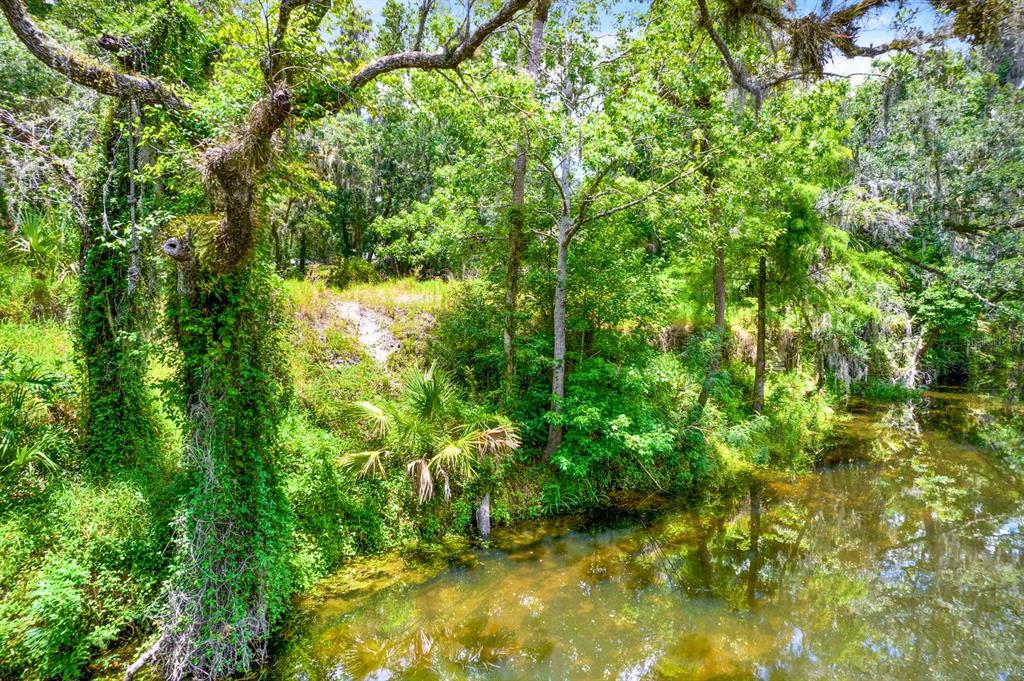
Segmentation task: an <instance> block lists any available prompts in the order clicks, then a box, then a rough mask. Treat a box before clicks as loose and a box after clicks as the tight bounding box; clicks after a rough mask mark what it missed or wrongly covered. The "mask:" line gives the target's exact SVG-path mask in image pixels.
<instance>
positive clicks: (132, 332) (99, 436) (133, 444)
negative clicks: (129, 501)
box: [75, 102, 159, 474]
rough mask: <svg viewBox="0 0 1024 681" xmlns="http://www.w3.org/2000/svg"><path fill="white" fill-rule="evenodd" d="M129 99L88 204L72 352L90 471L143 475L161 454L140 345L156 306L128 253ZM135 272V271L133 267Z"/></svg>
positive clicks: (111, 126)
mask: <svg viewBox="0 0 1024 681" xmlns="http://www.w3.org/2000/svg"><path fill="white" fill-rule="evenodd" d="M134 119H135V116H134V114H133V112H132V107H131V106H130V104H129V103H128V102H118V103H117V104H116V105H115V106H114V111H113V114H112V116H111V119H110V120H109V121H108V123H107V124H106V125H105V126H104V131H103V135H104V136H105V138H106V140H105V146H104V160H105V163H104V168H103V170H102V171H101V173H102V176H103V179H102V180H100V181H99V182H97V183H96V187H95V189H94V190H93V192H92V196H91V197H90V198H89V200H88V203H89V205H88V207H87V208H86V217H85V223H84V224H83V225H82V229H81V234H82V237H83V238H82V242H81V244H80V251H79V258H80V262H79V265H80V267H81V274H80V276H79V287H78V290H79V302H78V314H77V315H76V316H75V348H76V351H77V353H78V356H79V357H80V359H81V366H82V369H83V374H84V379H85V380H84V383H83V395H82V397H83V400H82V401H83V406H84V409H83V414H82V426H83V428H82V430H83V440H82V448H83V451H84V452H85V460H86V462H87V468H88V470H89V471H90V472H93V473H101V474H107V473H111V472H115V471H118V470H120V471H138V470H145V469H146V467H147V463H148V462H149V461H150V460H151V459H152V457H153V456H154V453H155V452H157V451H158V449H159V448H158V446H157V443H156V438H157V428H156V423H155V414H154V412H153V405H152V403H151V400H150V396H149V391H148V388H147V386H146V377H147V366H148V360H147V355H146V350H145V347H146V345H145V343H144V342H143V341H142V338H143V337H144V335H143V329H144V328H145V326H146V322H147V319H148V313H149V310H150V308H151V305H150V303H149V301H147V300H146V299H145V296H146V290H147V289H146V287H138V286H135V283H136V282H137V281H138V280H139V277H140V276H141V271H140V270H139V268H138V266H137V265H136V263H135V262H133V261H135V260H137V259H138V258H137V254H133V252H132V251H133V249H131V248H124V247H122V248H111V247H110V244H111V242H112V241H113V240H114V239H115V238H116V239H119V240H122V242H131V241H132V239H133V235H132V234H131V232H130V227H129V226H128V225H130V224H131V214H132V210H133V200H134V196H135V195H134V193H133V192H130V191H129V185H132V184H133V180H132V175H133V169H132V168H131V163H130V161H132V160H134V159H133V158H132V156H133V154H129V140H128V139H127V136H128V135H130V134H135V133H134V130H135V123H134ZM133 267H134V268H135V269H134V270H133Z"/></svg>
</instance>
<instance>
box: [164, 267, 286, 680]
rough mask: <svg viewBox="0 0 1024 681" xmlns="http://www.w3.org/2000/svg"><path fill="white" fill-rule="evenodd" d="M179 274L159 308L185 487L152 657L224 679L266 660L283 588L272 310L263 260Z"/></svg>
mask: <svg viewBox="0 0 1024 681" xmlns="http://www.w3.org/2000/svg"><path fill="white" fill-rule="evenodd" d="M214 266H216V263H215V264H214ZM179 276H181V277H182V278H183V279H184V280H185V282H184V285H183V286H181V287H179V288H180V289H181V290H182V291H183V293H181V294H178V295H176V296H175V298H174V299H173V300H172V303H171V305H170V306H169V310H168V312H169V315H170V318H171V321H172V325H173V326H174V328H175V329H176V330H177V339H178V344H179V347H180V349H181V365H180V367H179V375H180V380H181V383H182V386H183V394H182V398H183V407H184V410H185V413H186V415H187V417H188V422H187V427H188V429H189V431H190V432H189V437H188V440H187V442H186V449H185V463H186V465H187V466H188V469H189V476H190V478H191V483H190V484H189V485H188V489H189V494H188V496H187V497H186V500H185V506H184V510H183V511H182V513H181V515H180V516H179V519H178V528H177V529H178V541H177V547H176V552H175V565H174V576H173V578H172V580H171V585H170V588H169V589H168V598H167V612H166V615H165V621H164V623H163V625H164V626H163V638H162V639H161V642H160V645H159V648H158V661H159V664H160V666H161V669H162V670H163V673H164V675H165V676H166V677H167V678H170V679H190V678H223V677H227V676H231V675H234V674H236V673H239V672H245V671H247V670H251V669H253V668H254V667H255V666H258V665H260V664H262V663H263V662H265V661H266V656H267V641H268V636H269V633H270V629H271V627H272V626H273V624H274V622H275V621H276V619H277V618H278V616H279V615H280V614H281V613H282V611H283V609H284V606H285V599H286V596H287V594H288V593H289V590H290V585H289V576H288V575H289V572H288V566H287V555H288V541H289V536H290V532H289V511H288V507H287V503H286V500H285V498H284V495H283V492H282V491H281V488H280V482H279V479H278V470H279V469H280V465H279V462H278V460H277V448H276V433H277V426H278V422H279V420H280V416H281V412H282V410H283V406H284V401H283V395H284V381H283V376H282V375H281V372H280V371H279V367H280V365H281V358H280V352H279V349H278V344H277V325H278V320H279V315H278V313H277V301H276V300H275V297H274V294H273V293H272V291H273V287H272V283H271V271H270V268H269V266H266V267H265V266H260V265H257V264H251V265H247V266H245V267H241V268H238V269H236V270H234V271H227V272H224V271H217V270H216V269H213V268H212V267H206V266H204V265H203V264H201V263H198V262H194V261H192V262H186V263H185V264H184V265H183V266H181V274H180V275H179Z"/></svg>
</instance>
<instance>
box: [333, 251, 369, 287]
mask: <svg viewBox="0 0 1024 681" xmlns="http://www.w3.org/2000/svg"><path fill="white" fill-rule="evenodd" d="M324 269H325V270H326V280H327V284H328V285H329V286H333V287H334V288H337V289H346V288H348V287H349V286H351V285H352V284H372V283H375V282H379V281H380V274H378V273H377V270H376V269H374V267H373V265H371V264H370V263H368V262H366V261H365V260H363V259H362V258H343V259H342V260H341V261H340V262H338V263H335V264H334V265H331V266H330V267H327V268H324Z"/></svg>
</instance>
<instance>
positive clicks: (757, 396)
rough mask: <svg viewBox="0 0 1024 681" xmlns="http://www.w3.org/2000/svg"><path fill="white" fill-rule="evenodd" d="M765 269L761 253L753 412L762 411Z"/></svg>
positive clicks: (758, 275) (765, 264)
mask: <svg viewBox="0 0 1024 681" xmlns="http://www.w3.org/2000/svg"><path fill="white" fill-rule="evenodd" d="M766 269H767V263H766V262H765V257H764V256H763V255H762V256H761V258H760V259H759V260H758V261H757V354H756V355H755V357H754V399H753V405H752V406H753V410H754V413H755V414H760V413H761V412H763V411H764V375H765V352H764V325H765V312H766V310H765V308H766V305H767V300H766V295H765V284H766V279H767V272H766Z"/></svg>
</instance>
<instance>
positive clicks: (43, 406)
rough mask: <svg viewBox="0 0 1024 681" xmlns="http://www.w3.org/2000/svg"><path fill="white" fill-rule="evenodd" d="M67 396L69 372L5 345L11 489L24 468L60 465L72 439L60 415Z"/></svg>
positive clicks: (0, 468) (0, 374)
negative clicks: (19, 354) (21, 356)
mask: <svg viewBox="0 0 1024 681" xmlns="http://www.w3.org/2000/svg"><path fill="white" fill-rule="evenodd" d="M68 399H69V386H68V381H67V378H66V377H65V376H61V375H59V374H55V373H51V372H48V371H46V370H45V369H43V368H42V367H40V366H39V364H36V363H30V362H25V361H23V360H21V359H19V358H18V357H17V356H15V355H14V353H12V352H3V351H0V480H3V481H4V482H5V483H6V484H7V485H9V486H10V489H11V490H12V491H13V490H14V485H13V482H14V481H15V480H17V479H18V478H20V477H21V476H22V475H23V474H25V475H29V476H36V475H40V474H42V473H46V472H51V473H52V472H55V471H57V470H58V469H59V463H58V462H60V461H62V459H64V458H65V457H64V454H65V453H66V451H67V449H69V445H70V442H69V440H70V435H71V432H70V430H71V429H70V428H69V426H68V425H67V424H63V425H62V424H60V420H59V419H60V416H61V404H62V403H66V402H67V400H68ZM49 419H53V420H54V421H56V423H55V424H53V425H50V424H49V423H48V422H47V421H48V420H49Z"/></svg>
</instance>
